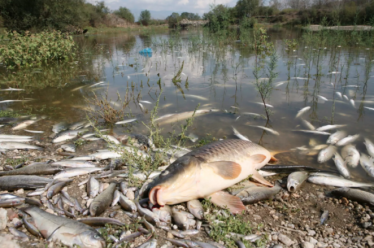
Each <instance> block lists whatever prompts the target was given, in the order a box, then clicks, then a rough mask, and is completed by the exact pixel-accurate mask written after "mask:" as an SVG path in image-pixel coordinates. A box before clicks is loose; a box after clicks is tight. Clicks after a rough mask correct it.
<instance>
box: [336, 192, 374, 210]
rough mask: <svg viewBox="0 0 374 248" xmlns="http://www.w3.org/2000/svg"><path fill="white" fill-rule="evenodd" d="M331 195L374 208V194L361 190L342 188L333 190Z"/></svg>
mask: <svg viewBox="0 0 374 248" xmlns="http://www.w3.org/2000/svg"><path fill="white" fill-rule="evenodd" d="M331 194H333V195H336V196H341V197H345V198H347V199H350V200H352V201H358V202H362V203H368V204H370V205H372V206H374V194H372V193H370V192H366V191H363V190H360V189H351V188H340V189H335V190H333V191H332V192H331Z"/></svg>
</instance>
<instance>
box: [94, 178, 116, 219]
mask: <svg viewBox="0 0 374 248" xmlns="http://www.w3.org/2000/svg"><path fill="white" fill-rule="evenodd" d="M116 186H117V184H116V183H111V184H110V185H109V186H108V188H106V189H105V190H104V191H103V192H101V193H100V194H99V195H98V196H96V197H95V199H94V200H93V201H92V202H91V204H90V214H91V216H96V215H100V214H102V213H103V212H104V211H105V210H106V209H107V208H108V207H109V206H110V204H111V203H112V202H113V194H114V191H115V189H116Z"/></svg>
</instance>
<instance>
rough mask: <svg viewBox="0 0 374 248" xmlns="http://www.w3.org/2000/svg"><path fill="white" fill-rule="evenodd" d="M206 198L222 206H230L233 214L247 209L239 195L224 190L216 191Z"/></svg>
mask: <svg viewBox="0 0 374 248" xmlns="http://www.w3.org/2000/svg"><path fill="white" fill-rule="evenodd" d="M206 198H207V199H210V201H211V202H212V203H214V204H215V205H217V206H219V207H221V208H228V209H229V210H230V212H231V213H233V214H238V213H241V212H242V211H245V209H246V208H245V206H244V205H243V202H242V200H240V198H239V197H237V196H234V195H230V194H229V193H227V192H224V191H218V192H215V193H213V194H211V195H209V196H207V197H206Z"/></svg>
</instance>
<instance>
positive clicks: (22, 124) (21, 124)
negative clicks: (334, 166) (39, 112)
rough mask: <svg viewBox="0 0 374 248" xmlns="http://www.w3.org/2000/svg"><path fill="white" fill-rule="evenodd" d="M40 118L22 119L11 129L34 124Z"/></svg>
mask: <svg viewBox="0 0 374 248" xmlns="http://www.w3.org/2000/svg"><path fill="white" fill-rule="evenodd" d="M39 120H40V119H36V120H27V121H23V122H21V123H20V124H18V125H17V126H15V127H13V128H12V130H21V129H25V128H26V127H28V126H30V125H32V124H34V123H35V122H37V121H39Z"/></svg>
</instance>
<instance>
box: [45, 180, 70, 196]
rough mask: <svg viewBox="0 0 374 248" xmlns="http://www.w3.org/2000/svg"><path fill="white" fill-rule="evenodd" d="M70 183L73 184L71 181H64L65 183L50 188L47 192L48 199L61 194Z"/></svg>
mask: <svg viewBox="0 0 374 248" xmlns="http://www.w3.org/2000/svg"><path fill="white" fill-rule="evenodd" d="M70 182H71V180H70V181H64V182H57V183H56V184H54V185H52V186H51V187H49V189H48V191H47V198H49V199H51V198H52V196H54V195H56V194H57V193H59V192H60V191H61V190H62V188H63V187H65V186H66V185H67V184H68V183H70Z"/></svg>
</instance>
